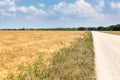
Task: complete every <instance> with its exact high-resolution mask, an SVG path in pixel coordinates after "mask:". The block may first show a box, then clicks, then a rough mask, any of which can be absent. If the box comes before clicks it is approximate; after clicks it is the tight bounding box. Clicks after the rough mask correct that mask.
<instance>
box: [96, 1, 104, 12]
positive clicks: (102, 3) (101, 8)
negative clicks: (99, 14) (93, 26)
mask: <svg viewBox="0 0 120 80" xmlns="http://www.w3.org/2000/svg"><path fill="white" fill-rule="evenodd" d="M104 6H105V3H104V0H98V5H97V7H96V9H97V10H98V11H103V9H104Z"/></svg>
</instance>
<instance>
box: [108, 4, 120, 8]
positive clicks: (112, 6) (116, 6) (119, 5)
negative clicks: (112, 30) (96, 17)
mask: <svg viewBox="0 0 120 80" xmlns="http://www.w3.org/2000/svg"><path fill="white" fill-rule="evenodd" d="M110 6H111V8H112V9H116V8H118V9H120V2H111V3H110Z"/></svg>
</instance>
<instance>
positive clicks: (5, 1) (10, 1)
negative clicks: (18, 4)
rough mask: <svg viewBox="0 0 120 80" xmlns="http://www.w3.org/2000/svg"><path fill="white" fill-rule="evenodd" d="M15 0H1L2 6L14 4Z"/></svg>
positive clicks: (0, 4)
mask: <svg viewBox="0 0 120 80" xmlns="http://www.w3.org/2000/svg"><path fill="white" fill-rule="evenodd" d="M14 5H15V0H1V1H0V6H14Z"/></svg>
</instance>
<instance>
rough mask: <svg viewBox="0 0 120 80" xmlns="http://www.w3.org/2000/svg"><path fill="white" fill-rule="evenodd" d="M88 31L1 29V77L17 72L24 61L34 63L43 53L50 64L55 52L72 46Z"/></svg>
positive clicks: (46, 61) (46, 62) (45, 60)
mask: <svg viewBox="0 0 120 80" xmlns="http://www.w3.org/2000/svg"><path fill="white" fill-rule="evenodd" d="M85 33H86V32H79V31H0V79H2V78H4V77H6V76H7V75H9V74H11V73H16V72H17V68H18V66H19V65H20V64H21V63H22V64H23V63H25V64H27V63H32V62H34V61H35V60H36V59H37V58H38V56H39V55H42V58H43V61H44V63H45V64H46V66H47V65H49V59H51V58H52V56H53V54H52V53H53V52H55V51H58V50H59V49H61V48H63V47H67V46H70V44H71V42H72V41H74V40H75V39H76V38H78V37H83V36H84V35H85Z"/></svg>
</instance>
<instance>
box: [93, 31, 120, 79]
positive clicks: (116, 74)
mask: <svg viewBox="0 0 120 80" xmlns="http://www.w3.org/2000/svg"><path fill="white" fill-rule="evenodd" d="M92 35H93V41H94V51H95V67H96V78H97V80H120V36H118V35H112V34H107V33H101V32H97V31H92Z"/></svg>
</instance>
